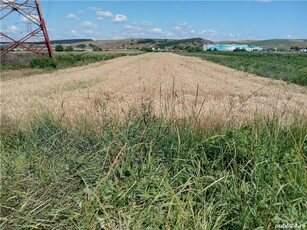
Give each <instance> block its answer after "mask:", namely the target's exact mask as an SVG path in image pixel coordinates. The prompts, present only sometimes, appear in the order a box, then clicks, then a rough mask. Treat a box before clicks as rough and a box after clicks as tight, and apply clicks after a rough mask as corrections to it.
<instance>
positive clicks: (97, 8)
mask: <svg viewBox="0 0 307 230" xmlns="http://www.w3.org/2000/svg"><path fill="white" fill-rule="evenodd" d="M89 9H90V10H94V11H97V10H101V8H99V7H95V6H92V7H89Z"/></svg>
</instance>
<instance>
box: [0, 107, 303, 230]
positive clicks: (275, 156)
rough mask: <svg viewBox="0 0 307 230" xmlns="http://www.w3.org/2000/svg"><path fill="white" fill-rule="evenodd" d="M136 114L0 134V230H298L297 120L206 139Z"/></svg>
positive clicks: (42, 122) (202, 133)
mask: <svg viewBox="0 0 307 230" xmlns="http://www.w3.org/2000/svg"><path fill="white" fill-rule="evenodd" d="M143 110H144V111H143V112H142V113H141V114H139V115H136V116H132V115H129V116H127V118H126V120H125V121H121V122H120V121H116V120H114V119H111V120H108V119H105V120H104V122H102V123H101V124H100V125H98V126H97V124H95V125H91V124H88V123H82V122H80V123H79V124H76V125H75V126H74V127H69V126H68V125H67V123H66V122H63V121H61V120H58V119H56V118H54V117H52V116H51V115H46V116H43V117H36V118H35V119H34V120H33V122H32V124H31V126H30V127H28V128H27V129H16V128H15V129H13V128H12V127H6V131H5V129H2V132H3V134H2V135H1V142H0V147H1V173H2V175H1V224H0V228H2V229H33V228H38V229H256V228H257V229H270V228H271V229H272V228H274V226H275V225H276V224H281V223H296V224H298V225H302V226H303V224H306V221H307V218H306V217H307V210H306V205H307V200H306V192H307V190H306V179H307V178H306V177H307V172H306V153H307V145H306V139H307V136H306V133H307V122H306V120H303V121H297V122H295V123H294V124H292V125H291V126H288V127H281V126H280V125H279V121H277V120H276V121H262V122H259V123H256V124H250V125H247V126H244V127H240V128H237V129H230V128H227V127H224V128H223V129H221V128H216V129H213V130H211V131H210V130H204V129H203V128H202V127H199V126H197V125H196V126H195V125H193V124H192V123H190V122H188V121H186V122H184V121H181V122H179V121H176V122H175V121H167V120H165V119H160V118H156V117H155V116H154V115H152V114H151V112H150V111H151V110H150V109H148V108H147V107H144V109H143ZM8 123H9V122H8ZM302 229H303V228H302Z"/></svg>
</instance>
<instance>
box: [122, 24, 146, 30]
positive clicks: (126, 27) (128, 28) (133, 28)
mask: <svg viewBox="0 0 307 230" xmlns="http://www.w3.org/2000/svg"><path fill="white" fill-rule="evenodd" d="M124 28H125V29H126V30H129V31H141V30H142V28H141V27H138V26H134V25H126V26H125V27H124Z"/></svg>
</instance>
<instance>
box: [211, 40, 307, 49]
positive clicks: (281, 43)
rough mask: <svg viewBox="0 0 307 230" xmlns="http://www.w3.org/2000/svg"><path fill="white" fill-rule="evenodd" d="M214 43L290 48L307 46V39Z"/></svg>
mask: <svg viewBox="0 0 307 230" xmlns="http://www.w3.org/2000/svg"><path fill="white" fill-rule="evenodd" d="M214 43H222V44H225V43H236V44H249V45H257V46H261V47H263V48H266V49H274V48H278V49H286V50H288V49H290V48H291V47H299V48H305V47H307V39H270V40H243V41H219V42H214Z"/></svg>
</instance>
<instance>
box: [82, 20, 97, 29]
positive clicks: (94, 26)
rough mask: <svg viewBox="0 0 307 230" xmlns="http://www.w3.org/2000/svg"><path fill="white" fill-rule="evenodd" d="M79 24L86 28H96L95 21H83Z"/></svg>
mask: <svg viewBox="0 0 307 230" xmlns="http://www.w3.org/2000/svg"><path fill="white" fill-rule="evenodd" d="M81 26H83V27H86V28H97V27H98V25H97V24H95V23H92V22H91V21H84V22H82V23H81Z"/></svg>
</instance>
